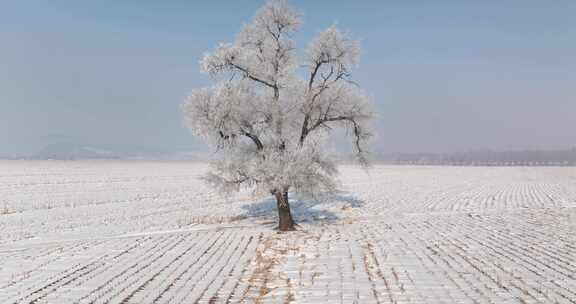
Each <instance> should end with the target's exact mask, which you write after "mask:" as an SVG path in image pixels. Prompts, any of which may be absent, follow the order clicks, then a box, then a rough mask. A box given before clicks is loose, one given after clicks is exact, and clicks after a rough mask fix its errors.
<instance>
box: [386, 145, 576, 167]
mask: <svg viewBox="0 0 576 304" xmlns="http://www.w3.org/2000/svg"><path fill="white" fill-rule="evenodd" d="M376 160H377V161H378V162H384V163H392V164H413V165H466V166H576V147H575V148H572V149H566V150H524V151H471V152H456V153H387V154H381V155H379V156H377V157H376Z"/></svg>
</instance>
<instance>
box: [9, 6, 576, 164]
mask: <svg viewBox="0 0 576 304" xmlns="http://www.w3.org/2000/svg"><path fill="white" fill-rule="evenodd" d="M262 3H263V2H262V1H217V0H213V1H104V0H103V1H91V2H90V3H89V2H88V1H58V0H55V1H0V20H1V21H0V22H1V24H2V26H0V41H1V44H0V67H2V68H1V69H0V138H1V139H2V145H0V156H2V155H4V156H6V155H30V154H34V153H37V152H38V151H40V150H42V149H43V148H44V147H45V146H46V145H49V144H53V143H58V142H67V143H68V142H69V143H78V144H82V145H92V146H107V147H116V148H118V147H122V149H126V150H142V151H164V152H175V151H185V150H194V149H200V148H201V147H202V143H201V142H199V141H197V140H195V139H194V138H192V136H191V135H190V134H189V132H188V131H187V130H186V129H185V128H184V127H183V124H182V118H181V114H180V111H179V105H180V103H181V102H182V100H183V98H184V97H185V96H186V95H187V94H188V93H189V92H190V90H191V89H193V88H195V87H201V86H205V85H208V84H209V79H208V77H206V75H203V74H201V73H200V72H199V68H198V60H199V59H200V58H201V57H202V55H203V53H204V52H206V51H209V50H211V49H212V48H213V47H214V46H215V45H216V44H217V43H219V42H223V41H230V40H232V39H233V38H234V36H235V34H236V33H237V32H238V29H239V27H240V25H241V24H242V23H244V22H247V21H249V19H250V18H251V17H252V16H253V14H254V12H255V10H256V9H257V8H258V7H259V6H260V5H261V4H262ZM291 3H292V4H293V5H294V6H296V7H298V8H299V9H300V10H301V11H302V12H303V13H304V26H303V27H302V29H301V30H300V31H299V32H298V33H297V34H296V36H295V38H296V41H297V43H298V45H299V46H301V47H302V46H305V45H306V42H307V41H308V40H310V39H311V38H312V37H314V35H315V34H316V33H318V32H319V31H320V30H321V29H323V28H325V27H327V26H330V25H332V24H334V23H336V24H337V25H338V27H339V28H341V29H342V30H345V31H347V32H349V33H350V34H352V35H353V36H354V37H356V38H357V39H358V40H359V41H360V42H361V44H362V49H363V51H362V57H361V63H360V66H359V67H358V69H357V70H356V71H354V77H355V78H356V80H357V82H359V83H360V85H361V86H362V87H363V88H364V89H365V90H366V91H368V92H369V94H370V95H371V96H373V98H374V100H375V103H376V104H377V109H378V112H379V116H378V121H377V123H376V125H377V126H376V127H377V133H378V135H377V140H376V141H375V143H374V149H375V150H377V151H385V152H393V151H404V152H415V151H466V150H475V149H494V150H504V149H523V148H563V147H572V146H575V145H576V132H574V130H576V115H575V114H576V100H575V95H576V94H575V91H576V90H575V88H576V57H575V56H574V54H576V18H574V16H576V2H575V1H568V0H555V1H532V0H524V1H512V0H510V1H464V0H461V1H448V0H439V1H412V0H407V1H399V0H398V1H303V0H299V1H291Z"/></svg>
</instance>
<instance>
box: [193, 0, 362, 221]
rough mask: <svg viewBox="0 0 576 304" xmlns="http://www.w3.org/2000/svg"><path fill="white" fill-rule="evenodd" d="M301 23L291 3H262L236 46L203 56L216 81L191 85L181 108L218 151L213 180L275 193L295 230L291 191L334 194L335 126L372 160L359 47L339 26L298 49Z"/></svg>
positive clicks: (220, 185)
mask: <svg viewBox="0 0 576 304" xmlns="http://www.w3.org/2000/svg"><path fill="white" fill-rule="evenodd" d="M301 23H302V22H301V16H300V13H299V12H298V11H296V10H294V9H293V8H291V7H290V6H288V4H287V2H286V1H282V0H277V1H270V2H268V3H267V4H265V5H264V6H263V7H262V8H260V9H259V10H258V11H257V13H256V15H255V16H254V18H253V20H252V21H251V22H250V23H249V24H246V25H244V26H243V28H242V30H241V32H240V33H239V35H238V36H237V37H236V40H235V41H234V42H233V43H226V44H220V45H219V46H218V47H216V49H215V50H214V51H213V52H212V53H209V54H206V55H205V56H204V58H203V59H202V60H201V63H200V64H201V69H202V70H203V71H204V72H206V73H207V74H209V75H210V76H212V79H213V80H214V81H215V82H216V83H215V84H214V85H213V86H210V87H206V88H201V89H196V90H194V91H193V92H192V93H191V95H190V96H189V97H188V98H187V100H186V101H185V102H184V104H183V106H182V109H183V112H184V116H185V121H186V123H187V125H188V126H189V128H190V129H191V130H192V132H193V133H194V134H195V135H196V136H199V137H201V138H202V139H204V140H206V141H207V142H209V143H210V144H212V145H214V146H215V147H216V148H217V149H218V151H219V152H220V153H221V157H219V158H218V160H217V161H215V163H214V164H213V171H212V173H210V174H209V175H208V176H206V180H207V181H208V182H209V183H211V184H212V185H214V186H216V187H218V188H219V189H221V190H223V191H230V190H234V191H237V190H239V189H241V188H243V187H248V188H252V189H254V190H255V191H257V192H258V193H268V194H271V195H273V196H274V197H275V199H276V202H277V208H278V217H279V230H281V231H286V230H293V229H294V221H293V219H292V215H291V213H290V205H289V203H288V193H289V192H290V193H297V194H300V195H303V196H315V195H318V194H326V193H331V192H333V191H334V190H335V186H336V185H335V176H336V174H337V169H336V166H335V163H334V161H333V160H332V159H330V158H329V157H328V155H327V153H326V151H325V144H326V142H327V140H328V136H329V134H330V131H332V130H333V129H334V128H336V127H342V128H346V129H347V130H348V131H347V132H346V134H348V135H349V136H350V137H351V139H352V143H353V146H354V150H355V152H356V153H355V154H356V155H357V157H358V159H359V160H360V161H361V162H362V163H366V148H365V146H366V141H367V139H368V138H369V137H370V132H369V131H368V129H367V125H366V123H367V121H368V120H369V119H370V118H371V117H372V116H373V115H372V110H371V104H370V101H369V99H368V98H367V96H366V95H365V94H364V93H363V92H362V91H361V90H360V89H359V88H358V86H357V85H356V84H355V83H354V82H352V80H351V78H350V77H351V74H350V72H351V70H352V69H353V68H354V67H355V65H356V64H357V61H358V54H359V46H358V44H357V43H356V42H355V41H353V40H351V39H350V37H348V36H347V35H345V34H343V33H342V32H340V31H338V30H337V29H336V27H334V26H332V27H329V28H328V29H326V30H324V31H322V32H321V33H319V35H318V36H317V37H316V38H315V39H314V40H313V41H312V42H311V43H310V44H309V45H308V48H307V49H306V51H305V52H304V53H303V54H298V53H297V52H296V50H295V46H294V43H293V41H292V39H291V38H292V34H293V33H294V32H295V31H296V30H297V29H298V27H299V26H300V25H301Z"/></svg>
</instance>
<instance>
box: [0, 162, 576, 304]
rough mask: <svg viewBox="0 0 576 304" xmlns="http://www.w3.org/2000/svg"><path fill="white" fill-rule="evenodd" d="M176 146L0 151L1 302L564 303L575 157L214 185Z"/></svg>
mask: <svg viewBox="0 0 576 304" xmlns="http://www.w3.org/2000/svg"><path fill="white" fill-rule="evenodd" d="M206 169H207V166H206V165H204V164H197V163H187V162H139V161H131V162H128V161H126V162H120V161H92V162H57V161H45V162H40V161H29V162H24V161H3V162H0V303H196V302H198V303H290V302H293V303H576V168H570V167H564V168H562V167H556V168H553V167H539V168H536V167H424V166H415V167H410V166H375V167H374V168H372V170H371V171H369V173H368V174H366V173H365V172H364V171H362V170H361V169H360V168H358V167H355V166H342V167H341V181H342V187H341V189H342V192H340V193H338V195H337V197H336V198H334V199H332V200H330V201H327V202H322V203H313V202H308V203H303V202H300V201H293V202H292V205H293V211H294V213H295V214H296V218H297V220H299V223H300V227H299V231H298V232H295V233H288V234H278V233H276V232H275V231H274V230H273V229H272V228H273V227H274V225H275V210H274V204H275V202H274V201H273V200H271V199H263V200H262V199H257V198H254V197H252V196H251V195H250V194H249V193H243V194H239V195H238V196H235V197H227V198H226V197H222V196H220V195H218V194H217V193H214V192H213V191H211V190H210V189H208V188H207V187H206V186H204V185H203V184H202V182H200V181H199V180H198V177H199V176H200V175H202V174H203V173H204V172H205V171H206Z"/></svg>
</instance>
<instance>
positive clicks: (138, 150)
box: [29, 142, 207, 160]
mask: <svg viewBox="0 0 576 304" xmlns="http://www.w3.org/2000/svg"><path fill="white" fill-rule="evenodd" d="M206 157H207V153H205V152H203V151H197V152H191V151H182V152H168V151H163V150H161V149H153V148H150V147H135V146H126V145H83V144H78V143H72V142H58V143H53V144H49V145H47V146H46V147H44V148H43V149H42V150H40V151H39V152H38V153H35V154H33V155H32V156H31V157H29V158H31V159H56V160H82V159H150V160H202V159H206Z"/></svg>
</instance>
